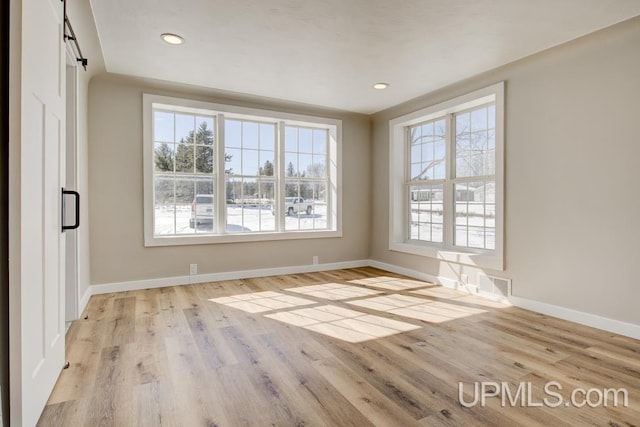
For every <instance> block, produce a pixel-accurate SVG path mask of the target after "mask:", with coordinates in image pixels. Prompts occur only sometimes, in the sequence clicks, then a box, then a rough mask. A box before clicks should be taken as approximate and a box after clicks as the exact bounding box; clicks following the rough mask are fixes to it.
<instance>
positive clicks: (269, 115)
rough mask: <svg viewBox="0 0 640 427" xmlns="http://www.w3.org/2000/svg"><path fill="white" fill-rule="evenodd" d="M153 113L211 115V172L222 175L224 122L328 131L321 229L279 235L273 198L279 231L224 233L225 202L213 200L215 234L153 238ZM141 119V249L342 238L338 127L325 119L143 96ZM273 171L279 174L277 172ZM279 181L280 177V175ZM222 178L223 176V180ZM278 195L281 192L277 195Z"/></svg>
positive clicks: (220, 186) (220, 190)
mask: <svg viewBox="0 0 640 427" xmlns="http://www.w3.org/2000/svg"><path fill="white" fill-rule="evenodd" d="M154 108H164V109H170V110H173V111H176V112H179V111H181V110H182V111H184V112H188V113H194V112H198V110H200V112H201V113H202V114H205V115H208V116H210V115H212V114H213V115H216V116H217V117H216V129H217V132H216V138H215V142H214V147H215V150H216V157H215V158H216V166H217V167H216V166H214V173H215V174H216V176H218V174H217V173H216V171H220V170H224V167H225V163H224V144H223V141H224V126H222V123H224V121H223V120H224V118H237V119H240V120H256V121H260V122H265V121H266V122H272V123H277V124H278V126H277V129H278V132H279V133H281V132H282V130H283V129H284V126H285V124H286V125H293V126H305V127H318V128H322V129H328V130H329V141H328V144H329V147H328V159H327V161H328V165H327V169H328V172H327V173H328V186H327V188H328V190H329V194H328V197H327V199H328V200H327V229H322V230H288V231H285V230H284V218H280V217H281V216H282V215H283V212H284V211H283V209H284V197H283V196H282V195H278V196H277V203H276V206H275V211H276V212H275V215H276V218H280V221H279V222H277V223H278V224H279V226H278V225H277V228H280V231H273V232H271V231H268V232H264V231H261V232H242V233H229V232H227V231H226V230H225V227H224V226H222V225H223V224H224V221H225V220H226V219H225V217H226V215H225V207H226V204H225V198H224V197H216V198H215V199H216V200H217V206H216V210H217V213H216V215H217V216H216V217H217V218H218V220H217V221H218V229H217V234H193V235H168V236H157V235H155V233H154V230H155V224H154V221H155V215H154V141H153V110H154ZM142 109H143V111H142V114H143V161H144V165H143V175H144V195H143V197H144V201H143V203H144V245H145V246H147V247H151V246H173V245H194V244H217V243H237V242H258V241H269V240H289V239H312V238H328V237H342V121H341V120H338V119H332V118H327V117H316V116H308V115H302V114H292V113H284V112H279V111H272V110H262V109H257V108H247V107H238V106H234V105H226V104H217V103H211V102H205V101H197V100H192V99H183V98H174V97H168V96H161V95H154V94H148V93H145V94H143V96H142ZM280 141H281V138H279V137H277V138H276V145H277V146H276V157H277V158H278V160H279V162H280V163H282V162H283V161H284V150H283V149H281V142H280ZM277 170H279V171H283V170H284V168H283V167H278V168H277ZM280 175H283V176H284V174H282V173H281V174H280ZM283 176H279V175H277V174H276V176H275V178H276V181H279V180H280V179H282V184H281V185H282V188H284V178H283ZM223 177H224V176H223ZM214 190H215V194H223V195H224V194H225V183H224V179H219V177H218V178H217V179H216V180H215V181H214ZM282 193H283V192H282Z"/></svg>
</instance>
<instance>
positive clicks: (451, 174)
mask: <svg viewBox="0 0 640 427" xmlns="http://www.w3.org/2000/svg"><path fill="white" fill-rule="evenodd" d="M445 141H446V143H445V163H446V171H445V181H446V182H445V184H444V206H443V210H444V231H443V232H444V238H443V239H442V240H443V241H444V246H445V247H447V248H450V247H452V246H453V237H454V233H455V197H454V196H455V192H454V188H453V185H454V184H453V182H454V179H455V165H456V158H455V156H456V151H455V144H456V135H455V120H454V115H453V114H447V117H446V132H445Z"/></svg>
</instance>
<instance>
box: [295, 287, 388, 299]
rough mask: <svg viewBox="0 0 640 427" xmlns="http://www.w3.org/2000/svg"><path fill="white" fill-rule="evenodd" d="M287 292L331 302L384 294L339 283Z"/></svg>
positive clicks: (299, 288)
mask: <svg viewBox="0 0 640 427" xmlns="http://www.w3.org/2000/svg"><path fill="white" fill-rule="evenodd" d="M285 290H286V291H289V292H296V293H300V294H303V295H309V296H313V297H316V298H322V299H326V300H331V301H338V300H343V299H349V298H358V297H365V296H370V295H376V294H380V293H382V292H380V291H375V290H373V289H365V288H361V287H358V286H350V285H344V284H339V283H324V284H322V285H309V286H301V287H298V288H288V289H285Z"/></svg>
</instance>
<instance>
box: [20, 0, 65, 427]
mask: <svg viewBox="0 0 640 427" xmlns="http://www.w3.org/2000/svg"><path fill="white" fill-rule="evenodd" d="M16 6H18V7H21V9H20V10H21V16H22V20H21V23H22V30H21V35H22V47H21V49H20V50H21V69H22V70H21V76H22V82H21V92H20V95H19V96H20V105H21V108H20V132H21V135H20V150H19V155H20V162H19V167H20V171H19V172H14V173H11V175H10V176H11V179H19V181H20V183H19V193H20V194H19V203H20V212H19V215H17V216H18V217H19V218H18V220H17V221H14V222H13V223H14V224H15V223H18V222H19V224H20V227H19V230H16V229H11V231H10V233H12V234H11V237H10V240H12V239H19V241H17V243H16V242H14V244H13V245H12V248H14V250H13V252H12V253H11V255H12V256H16V255H17V256H18V257H19V264H18V265H19V271H17V272H16V271H15V270H14V271H13V272H12V273H11V276H10V277H11V279H10V280H11V289H12V290H11V296H10V304H11V305H12V307H11V316H12V325H11V326H10V334H11V347H10V353H11V368H10V369H11V396H10V399H11V425H12V426H20V425H22V426H34V425H35V424H36V423H37V422H38V419H39V417H40V414H41V413H42V409H43V408H44V405H45V404H46V402H47V399H48V398H49V395H50V393H51V390H52V389H53V386H54V385H55V382H56V380H57V378H58V375H59V374H60V371H61V370H62V368H63V365H64V357H65V354H64V351H65V350H64V334H65V329H64V313H65V311H64V301H65V296H64V274H65V269H64V253H65V251H64V234H63V233H62V232H61V226H62V224H61V221H62V213H61V212H62V202H61V188H62V187H63V186H64V177H65V174H64V160H65V159H64V154H65V150H64V148H65V145H64V144H65V74H64V67H65V59H64V58H65V57H64V54H65V49H64V43H63V41H62V36H63V26H64V17H63V3H62V2H61V1H60V0H21V1H20V0H17V1H12V5H11V7H12V8H13V7H16ZM14 16H15V15H14ZM14 46H15V45H14ZM12 123H15V122H12ZM13 147H14V148H15V147H16V145H13ZM13 167H15V165H13ZM15 201H16V200H15V199H12V202H14V203H15ZM16 233H18V235H17V236H16ZM15 248H19V249H15ZM16 252H17V253H16ZM14 266H15V264H14ZM18 311H19V315H18V313H17V312H18Z"/></svg>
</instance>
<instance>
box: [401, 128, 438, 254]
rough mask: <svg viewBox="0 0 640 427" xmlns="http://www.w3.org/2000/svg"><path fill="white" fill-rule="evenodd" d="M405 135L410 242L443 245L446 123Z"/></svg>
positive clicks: (411, 129)
mask: <svg viewBox="0 0 640 427" xmlns="http://www.w3.org/2000/svg"><path fill="white" fill-rule="evenodd" d="M408 135H409V144H410V145H411V148H410V150H409V165H408V167H407V172H408V174H409V180H408V183H407V189H408V192H409V212H410V221H409V239H411V240H422V241H426V242H438V243H439V242H443V241H444V218H443V213H444V184H445V178H446V152H447V149H446V148H447V147H446V140H445V138H446V135H447V124H446V120H444V119H437V120H432V121H429V122H427V123H422V124H418V125H415V126H411V127H410V128H409V133H408Z"/></svg>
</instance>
